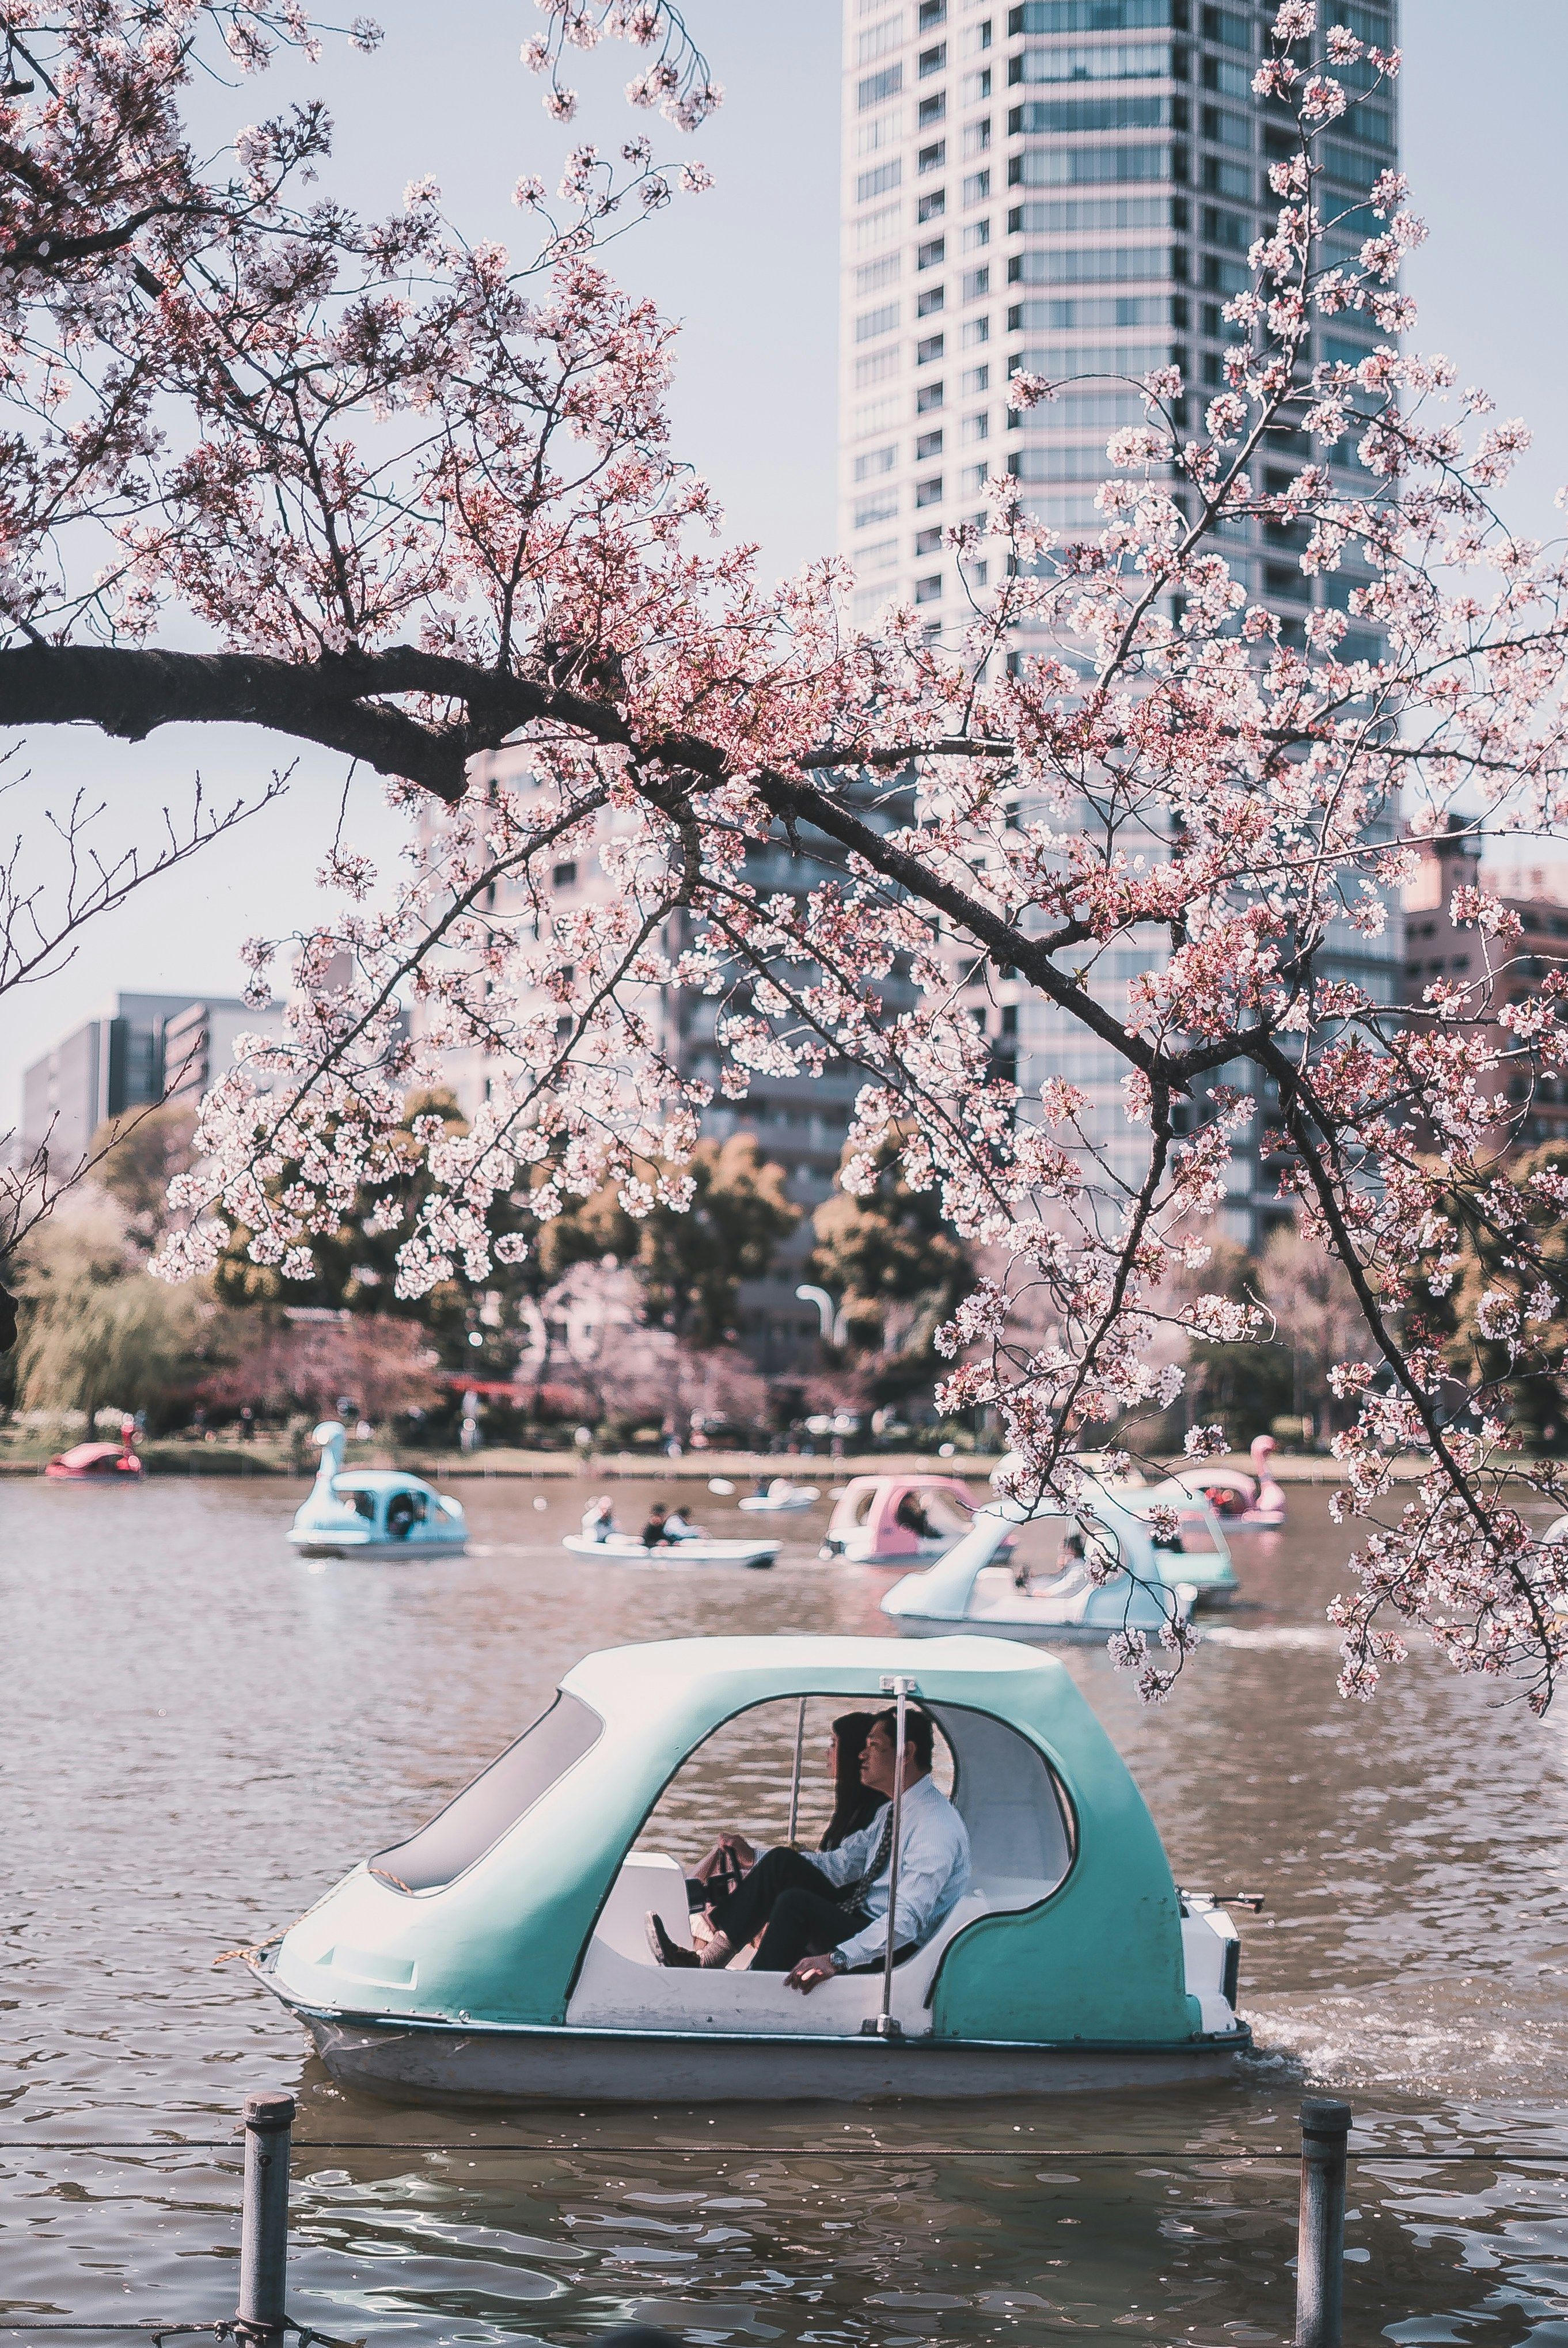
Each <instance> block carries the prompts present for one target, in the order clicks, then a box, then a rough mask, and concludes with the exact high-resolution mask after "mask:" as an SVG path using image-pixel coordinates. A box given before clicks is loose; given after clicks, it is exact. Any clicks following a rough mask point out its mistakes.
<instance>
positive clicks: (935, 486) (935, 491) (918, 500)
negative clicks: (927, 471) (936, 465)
mask: <svg viewBox="0 0 1568 2348" xmlns="http://www.w3.org/2000/svg"><path fill="white" fill-rule="evenodd" d="M914 503H915V510H916V511H917V512H918V511H919V510H920V508H921V507H922V506H939V505H940V504H941V503H942V476H941V474H940V473H937V474H935V475H934V477H933V479H931V480H929V481H916V483H915V485H914Z"/></svg>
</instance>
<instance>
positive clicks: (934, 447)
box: [914, 426, 942, 465]
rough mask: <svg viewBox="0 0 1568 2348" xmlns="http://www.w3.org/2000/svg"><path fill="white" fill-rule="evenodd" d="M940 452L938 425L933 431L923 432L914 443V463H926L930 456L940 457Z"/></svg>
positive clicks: (940, 443)
mask: <svg viewBox="0 0 1568 2348" xmlns="http://www.w3.org/2000/svg"><path fill="white" fill-rule="evenodd" d="M941 454H942V431H941V427H940V426H939V427H938V428H937V429H936V430H935V431H934V432H923V433H922V434H921V436H920V438H919V439H918V440H917V441H916V442H915V444H914V461H915V463H916V464H917V465H923V464H925V463H927V462H928V460H929V459H930V458H933V457H940V456H941Z"/></svg>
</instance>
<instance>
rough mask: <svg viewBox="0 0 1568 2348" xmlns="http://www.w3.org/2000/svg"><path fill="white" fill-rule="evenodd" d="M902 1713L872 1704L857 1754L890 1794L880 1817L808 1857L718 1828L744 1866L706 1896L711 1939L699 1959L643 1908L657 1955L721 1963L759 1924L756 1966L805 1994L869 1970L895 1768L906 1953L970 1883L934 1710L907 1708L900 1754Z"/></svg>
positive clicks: (880, 1912)
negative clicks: (720, 1890)
mask: <svg viewBox="0 0 1568 2348" xmlns="http://www.w3.org/2000/svg"><path fill="white" fill-rule="evenodd" d="M897 1722H898V1715H897V1714H896V1712H893V1711H888V1712H882V1713H878V1714H877V1715H876V1716H875V1718H874V1719H873V1721H872V1726H871V1728H870V1730H869V1732H868V1734H867V1736H866V1742H865V1750H864V1752H863V1753H862V1755H861V1783H862V1784H863V1785H865V1786H867V1787H870V1788H871V1790H872V1792H873V1793H880V1794H883V1795H885V1796H887V1797H889V1799H888V1801H887V1804H886V1806H885V1807H883V1809H882V1811H881V1812H879V1814H878V1816H877V1817H875V1818H872V1820H871V1822H870V1824H869V1825H867V1826H863V1827H861V1828H859V1829H858V1830H857V1831H856V1832H855V1833H853V1834H850V1835H846V1836H845V1838H844V1839H843V1841H842V1842H841V1844H840V1845H839V1847H838V1849H836V1850H820V1851H819V1852H818V1853H817V1856H816V1857H815V1858H814V1859H808V1858H807V1857H806V1855H805V1853H804V1852H803V1851H799V1850H794V1849H789V1848H788V1847H787V1846H784V1845H781V1844H780V1845H777V1846H775V1847H774V1848H773V1849H768V1850H761V1851H757V1850H754V1849H752V1847H751V1845H750V1844H749V1843H748V1841H747V1839H746V1838H745V1837H744V1835H738V1834H734V1833H731V1834H727V1835H725V1836H722V1837H721V1838H720V1847H721V1848H722V1849H727V1850H728V1851H730V1852H731V1853H733V1855H734V1857H735V1859H737V1860H738V1862H739V1863H740V1864H741V1866H743V1867H745V1868H746V1869H748V1873H747V1875H746V1876H745V1878H744V1879H743V1880H742V1881H741V1882H740V1883H739V1884H738V1886H737V1888H736V1889H735V1890H733V1891H731V1892H729V1893H727V1895H725V1896H724V1897H723V1898H720V1899H718V1900H715V1901H714V1902H713V1903H712V1906H711V1908H710V1910H709V1914H710V1916H711V1919H712V1922H713V1927H714V1930H713V1937H712V1938H711V1940H709V1941H708V1943H707V1947H706V1948H705V1949H704V1950H703V1952H702V1954H701V1956H700V1957H699V1956H698V1955H697V1953H696V1951H695V1950H692V1949H684V1948H682V1947H681V1946H680V1944H679V1942H678V1941H674V1940H672V1939H671V1937H670V1935H669V1933H668V1932H667V1931H665V1925H664V1920H663V1919H662V1918H661V1917H659V1916H657V1915H654V1914H650V1915H649V1916H648V1918H647V1920H646V1921H647V1932H648V1943H649V1946H650V1947H651V1949H652V1950H653V1952H654V1956H655V1961H656V1962H658V1963H659V1964H661V1965H678V1966H689V1965H701V1966H704V1967H705V1968H706V1967H713V1966H718V1965H727V1964H728V1962H729V1961H730V1959H731V1958H732V1957H733V1956H734V1954H735V1952H736V1951H737V1950H738V1949H743V1948H745V1947H746V1945H747V1943H748V1941H752V1940H754V1939H755V1938H756V1936H757V1935H758V1932H760V1933H761V1936H762V1938H761V1941H760V1944H759V1946H758V1951H757V1953H756V1955H755V1956H754V1957H753V1959H752V1961H751V1970H752V1972H765V1973H782V1974H783V1975H784V1977H785V1979H786V1981H787V1982H789V1987H790V1988H791V1989H798V1990H802V1991H805V1992H807V1993H810V1991H811V1990H813V1989H814V1988H815V1987H816V1985H817V1983H818V1982H820V1981H828V1980H830V1979H831V1977H832V1976H833V1975H834V1974H835V1973H849V1972H874V1971H875V1969H876V1967H877V1966H878V1965H880V1964H881V1963H882V1961H883V1956H884V1953H885V1951H886V1946H887V1915H888V1901H889V1896H890V1889H891V1880H892V1798H891V1797H892V1790H893V1785H894V1780H895V1777H896V1776H900V1775H902V1782H903V1798H902V1806H901V1818H900V1835H899V1875H898V1900H897V1907H896V1909H895V1911H894V1939H895V1946H896V1951H897V1954H898V1955H899V1956H904V1955H907V1954H908V1953H909V1952H911V1951H912V1950H913V1949H917V1948H918V1947H919V1946H920V1944H921V1942H922V1941H924V1940H926V1939H928V1938H929V1937H930V1935H931V1933H933V1932H934V1931H935V1930H936V1928H937V1926H938V1925H939V1924H940V1923H941V1922H942V1921H943V1919H944V1917H945V1916H946V1915H947V1914H948V1913H949V1911H950V1910H952V1909H953V1908H954V1906H955V1905H956V1904H957V1902H958V1901H959V1900H961V1899H962V1898H963V1897H964V1894H965V1891H966V1890H968V1888H969V1837H968V1835H967V1833H966V1832H965V1826H964V1821H963V1819H962V1818H960V1817H959V1815H958V1813H957V1811H956V1810H955V1809H954V1807H953V1805H952V1803H951V1802H950V1801H949V1800H948V1799H947V1797H946V1796H945V1794H944V1793H943V1792H942V1790H941V1788H940V1787H938V1786H937V1784H936V1783H935V1781H934V1778H933V1776H932V1774H931V1763H932V1756H933V1752H934V1742H935V1731H934V1727H933V1725H932V1722H931V1720H930V1718H929V1716H928V1715H926V1714H925V1713H923V1712H920V1711H912V1712H910V1713H908V1714H907V1715H906V1716H905V1720H904V1746H903V1754H902V1755H899V1754H897V1753H896V1750H895V1746H896V1739H897V1734H898V1729H897Z"/></svg>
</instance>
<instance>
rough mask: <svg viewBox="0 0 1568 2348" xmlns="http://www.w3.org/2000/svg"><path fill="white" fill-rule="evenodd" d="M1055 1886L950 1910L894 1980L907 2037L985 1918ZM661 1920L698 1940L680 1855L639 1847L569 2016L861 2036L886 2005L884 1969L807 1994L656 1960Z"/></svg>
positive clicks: (987, 1888)
mask: <svg viewBox="0 0 1568 2348" xmlns="http://www.w3.org/2000/svg"><path fill="white" fill-rule="evenodd" d="M1053 1888H1054V1887H1053V1886H1052V1885H1051V1884H1049V1883H1046V1882H1041V1881H1037V1880H1036V1879H1033V1878H1023V1877H998V1878H997V1879H995V1881H994V1882H992V1883H990V1884H988V1885H984V1886H983V1885H979V1884H975V1885H972V1886H971V1888H970V1890H968V1891H966V1892H965V1895H964V1897H963V1899H962V1900H959V1901H958V1902H957V1903H956V1905H955V1906H954V1909H953V1910H952V1912H951V1913H950V1914H949V1915H947V1916H946V1917H944V1920H943V1921H942V1923H941V1925H940V1926H939V1927H938V1929H937V1930H936V1931H935V1932H934V1933H933V1934H932V1936H931V1938H930V1939H929V1940H928V1941H925V1942H924V1944H923V1946H922V1947H921V1948H919V1949H917V1950H916V1952H915V1953H914V1955H913V1956H912V1957H908V1958H906V1959H905V1960H904V1962H903V1964H901V1965H899V1966H898V1967H897V1968H896V1969H895V1971H894V1973H893V1977H892V2012H893V2013H894V2015H895V2016H896V2017H897V2019H898V2020H899V2022H900V2023H901V2024H903V2029H904V2032H905V2034H906V2035H908V2036H911V2037H918V2036H924V2035H928V2034H929V2033H930V2030H931V2013H930V1999H931V1993H932V1988H933V1984H934V1982H935V1979H936V1970H937V1967H938V1966H939V1964H940V1963H941V1962H942V1958H943V1953H944V1951H945V1950H946V1949H947V1948H948V1947H949V1945H950V1944H951V1943H952V1941H954V1940H955V1939H956V1938H957V1936H958V1934H959V1933H960V1932H962V1931H964V1930H965V1928H966V1926H968V1925H970V1924H973V1923H974V1922H975V1920H976V1919H977V1918H978V1917H981V1916H985V1915H989V1914H994V1913H996V1912H997V1911H999V1910H1006V1909H1013V1908H1029V1907H1033V1906H1034V1905H1035V1904H1036V1902H1037V1900H1043V1899H1044V1898H1045V1897H1046V1896H1047V1893H1048V1892H1049V1891H1050V1890H1052V1889H1053ZM650 1909H653V1910H655V1911H656V1912H657V1913H658V1915H659V1916H660V1917H662V1919H663V1921H664V1923H665V1929H666V1931H669V1932H670V1934H671V1936H672V1938H674V1939H676V1940H678V1941H681V1943H682V1944H683V1946H686V1947H688V1948H689V1947H690V1946H691V1945H692V1941H691V1927H690V1921H689V1917H688V1913H687V1910H686V1879H685V1877H684V1875H683V1873H682V1870H681V1869H680V1868H679V1867H678V1866H677V1865H676V1861H675V1860H674V1859H667V1858H665V1857H664V1856H663V1855H662V1854H659V1853H655V1852H649V1851H633V1852H631V1853H629V1854H628V1856H627V1858H626V1859H625V1860H624V1863H623V1865H622V1868H621V1871H620V1874H619V1875H618V1876H617V1878H616V1879H615V1882H614V1886H613V1887H612V1890H611V1892H610V1896H609V1898H608V1899H607V1900H606V1901H605V1903H604V1907H603V1911H602V1913H601V1915H600V1920H599V1924H598V1926H597V1928H596V1930H595V1931H594V1934H593V1939H592V1941H590V1942H589V1944H588V1949H587V1952H586V1953H585V1955H584V1957H583V1965H582V1970H581V1972H579V1975H578V1979H577V1983H576V1987H575V1989H574V1990H573V1995H572V1999H571V2003H570V2004H569V2005H568V2007H567V2013H566V2018H567V2021H568V2022H569V2023H575V2024H582V2025H584V2026H586V2027H590V2028H595V2029H616V2028H620V2029H632V2030H638V2031H658V2030H674V2031H690V2030H700V2031H705V2032H706V2031H720V2032H725V2031H738V2032H741V2033H743V2034H748V2033H751V2032H758V2033H762V2034H767V2035H769V2036H779V2035H787V2036H791V2037H799V2036H808V2037H853V2036H855V2035H856V2034H858V2033H859V2030H860V2026H861V2023H862V2022H863V2021H867V2020H869V2019H870V2018H871V2017H872V2015H873V2014H876V2013H880V2012H881V2010H882V1972H881V1970H880V1968H879V1970H878V1971H876V1972H870V1973H841V1974H839V1975H837V1976H836V1977H835V1978H834V1979H833V1980H830V1981H824V1982H819V1983H818V1985H817V1987H816V1988H815V1989H813V1990H812V1991H811V1992H810V1994H809V1995H804V1996H803V1995H802V1994H801V1993H800V1992H799V1990H792V1989H788V1988H786V1986H785V1982H784V1976H783V1975H782V1973H758V1972H751V1971H750V1970H749V1969H748V1968H746V1967H744V1966H741V1965H727V1966H722V1967H715V1968H714V1969H713V1970H712V1971H708V1972H701V1971H692V1970H686V1969H682V1968H678V1967H676V1968H668V1969H666V1968H665V1967H663V1966H660V1965H656V1964H655V1962H654V1959H653V1956H652V1953H651V1952H650V1950H649V1948H648V1944H647V1938H646V1928H645V1917H646V1916H647V1913H648V1911H649V1910H650Z"/></svg>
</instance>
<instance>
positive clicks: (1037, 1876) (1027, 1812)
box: [927, 1518, 1078, 1900]
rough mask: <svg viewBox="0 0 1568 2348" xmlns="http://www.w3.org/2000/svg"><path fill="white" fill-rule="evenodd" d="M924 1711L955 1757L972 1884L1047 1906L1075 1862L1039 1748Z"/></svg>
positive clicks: (1063, 1809) (988, 1721) (1067, 1811)
mask: <svg viewBox="0 0 1568 2348" xmlns="http://www.w3.org/2000/svg"><path fill="white" fill-rule="evenodd" d="M1056 1522H1057V1525H1058V1526H1059V1525H1060V1524H1061V1522H1062V1519H1060V1518H1058V1519H1056ZM1019 1529H1020V1530H1026V1529H1027V1528H1025V1527H1020V1528H1019ZM927 1709H928V1710H929V1712H930V1714H931V1716H932V1718H933V1720H934V1721H935V1723H936V1725H937V1728H938V1730H939V1731H940V1733H941V1736H940V1738H939V1742H940V1741H941V1738H944V1739H945V1740H946V1742H947V1745H948V1747H949V1749H950V1751H951V1752H952V1754H953V1757H954V1767H955V1770H956V1782H955V1783H954V1788H953V1795H952V1799H953V1805H954V1808H955V1809H956V1810H957V1812H958V1815H959V1817H960V1818H962V1819H963V1821H964V1823H965V1827H966V1828H967V1829H968V1833H969V1856H970V1863H971V1867H972V1869H973V1876H972V1880H973V1882H974V1884H975V1886H976V1887H977V1888H980V1889H983V1890H985V1891H987V1892H989V1893H991V1894H992V1895H994V1896H995V1895H1003V1894H1005V1893H1006V1891H1007V1890H1008V1889H1009V1888H1011V1889H1012V1890H1015V1891H1016V1890H1017V1889H1018V1888H1020V1887H1024V1886H1030V1887H1033V1886H1037V1887H1038V1889H1037V1892H1036V1894H1035V1896H1036V1897H1037V1898H1038V1899H1042V1900H1043V1899H1046V1898H1047V1896H1048V1895H1049V1894H1050V1893H1051V1892H1052V1891H1054V1890H1057V1888H1058V1886H1059V1885H1060V1884H1061V1883H1062V1882H1063V1880H1064V1879H1065V1878H1066V1877H1067V1875H1068V1872H1069V1870H1070V1869H1071V1867H1072V1863H1073V1860H1074V1859H1076V1858H1077V1856H1078V1817H1077V1813H1076V1811H1075V1810H1074V1808H1073V1805H1072V1802H1071V1800H1070V1799H1069V1798H1068V1792H1067V1788H1066V1787H1065V1786H1064V1785H1063V1784H1062V1781H1061V1779H1060V1778H1059V1777H1058V1776H1057V1773H1056V1771H1055V1770H1054V1769H1053V1768H1052V1766H1051V1765H1050V1763H1049V1762H1048V1761H1047V1758H1046V1756H1045V1755H1044V1754H1043V1753H1042V1752H1041V1751H1040V1748H1039V1746H1037V1745H1036V1744H1034V1743H1033V1742H1032V1741H1031V1739H1030V1738H1028V1737H1026V1736H1024V1735H1020V1734H1019V1732H1018V1730H1017V1729H1016V1728H1013V1727H1010V1726H1009V1725H1008V1724H1007V1723H1006V1721H1005V1720H997V1719H996V1718H995V1716H994V1715H992V1714H990V1713H987V1712H975V1711H971V1710H970V1709H969V1708H968V1707H967V1706H966V1705H962V1704H931V1705H929V1706H928V1707H927Z"/></svg>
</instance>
